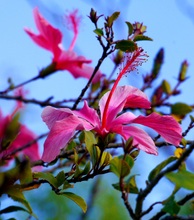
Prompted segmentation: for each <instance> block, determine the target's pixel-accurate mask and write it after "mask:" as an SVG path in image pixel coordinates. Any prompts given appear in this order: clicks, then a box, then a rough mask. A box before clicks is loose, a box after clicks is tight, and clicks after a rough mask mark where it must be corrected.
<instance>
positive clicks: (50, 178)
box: [34, 172, 59, 188]
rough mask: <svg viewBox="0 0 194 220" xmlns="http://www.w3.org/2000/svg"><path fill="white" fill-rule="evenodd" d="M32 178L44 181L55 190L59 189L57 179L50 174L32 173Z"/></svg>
mask: <svg viewBox="0 0 194 220" xmlns="http://www.w3.org/2000/svg"><path fill="white" fill-rule="evenodd" d="M34 178H37V179H43V180H46V181H47V182H49V183H50V184H51V185H52V186H54V187H55V188H58V187H59V185H58V182H57V179H56V178H55V177H54V176H53V175H52V174H51V173H42V172H38V173H34Z"/></svg>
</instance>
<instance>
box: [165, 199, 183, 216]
mask: <svg viewBox="0 0 194 220" xmlns="http://www.w3.org/2000/svg"><path fill="white" fill-rule="evenodd" d="M162 211H164V212H166V213H169V214H170V215H176V214H178V212H179V211H180V206H179V205H178V204H177V203H176V202H175V200H174V196H171V197H170V198H169V199H168V200H167V201H165V206H164V208H163V209H162Z"/></svg>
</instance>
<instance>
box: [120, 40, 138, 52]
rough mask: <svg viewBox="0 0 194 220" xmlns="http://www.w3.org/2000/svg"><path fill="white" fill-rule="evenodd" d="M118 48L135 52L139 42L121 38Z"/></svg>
mask: <svg viewBox="0 0 194 220" xmlns="http://www.w3.org/2000/svg"><path fill="white" fill-rule="evenodd" d="M116 49H119V50H121V51H124V52H133V51H135V50H136V49H137V44H136V43H135V42H133V41H131V40H121V41H119V42H118V43H116Z"/></svg>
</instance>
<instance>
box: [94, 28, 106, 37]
mask: <svg viewBox="0 0 194 220" xmlns="http://www.w3.org/2000/svg"><path fill="white" fill-rule="evenodd" d="M94 33H95V34H97V35H98V36H104V32H103V30H102V29H100V28H96V29H95V30H94Z"/></svg>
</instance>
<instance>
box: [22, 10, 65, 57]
mask: <svg viewBox="0 0 194 220" xmlns="http://www.w3.org/2000/svg"><path fill="white" fill-rule="evenodd" d="M34 19H35V23H36V26H37V28H38V30H39V32H40V34H34V33H33V32H32V31H31V30H29V29H27V28H25V29H24V30H25V31H26V33H27V34H28V35H29V36H30V37H31V38H32V40H33V41H34V42H35V43H36V44H38V45H39V46H41V47H43V48H44V49H47V50H49V51H51V52H52V53H53V54H54V57H58V56H59V55H60V53H61V49H60V44H61V43H62V33H61V32H60V30H58V29H56V28H54V27H53V26H52V25H51V24H49V23H48V22H47V21H46V20H45V19H44V18H43V17H42V15H41V14H40V13H39V11H38V8H35V9H34Z"/></svg>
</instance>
